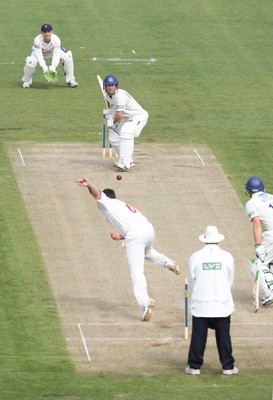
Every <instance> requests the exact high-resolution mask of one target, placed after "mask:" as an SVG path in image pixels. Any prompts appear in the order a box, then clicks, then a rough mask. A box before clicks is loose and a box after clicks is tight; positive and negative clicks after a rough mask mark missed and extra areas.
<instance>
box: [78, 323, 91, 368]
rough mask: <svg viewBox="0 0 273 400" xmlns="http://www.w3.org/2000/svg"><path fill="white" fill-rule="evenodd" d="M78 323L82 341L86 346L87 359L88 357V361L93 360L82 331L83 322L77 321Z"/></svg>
mask: <svg viewBox="0 0 273 400" xmlns="http://www.w3.org/2000/svg"><path fill="white" fill-rule="evenodd" d="M77 325H78V328H79V331H80V335H81V338H82V342H83V346H84V349H85V353H86V356H87V359H88V361H91V358H90V355H89V351H88V348H87V345H86V341H85V337H84V335H83V333H82V328H81V324H79V323H77Z"/></svg>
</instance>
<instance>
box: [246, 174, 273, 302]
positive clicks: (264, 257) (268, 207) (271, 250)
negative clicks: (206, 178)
mask: <svg viewBox="0 0 273 400" xmlns="http://www.w3.org/2000/svg"><path fill="white" fill-rule="evenodd" d="M245 189H246V192H247V194H248V195H249V196H250V200H249V201H248V202H247V203H246V213H247V215H248V218H249V220H250V221H251V222H252V224H253V237H254V243H255V251H256V257H257V258H258V259H259V260H260V261H261V266H260V278H259V279H260V287H261V289H262V290H263V298H262V304H263V305H264V306H268V305H271V304H273V274H272V270H273V195H272V194H269V193H265V192H264V184H263V182H262V180H261V178H260V177H258V176H251V177H250V178H249V179H248V180H247V182H246V184H245ZM263 228H264V232H262V231H263ZM249 262H250V271H251V273H252V275H253V276H254V277H255V275H256V271H257V268H258V263H257V260H255V261H252V260H249Z"/></svg>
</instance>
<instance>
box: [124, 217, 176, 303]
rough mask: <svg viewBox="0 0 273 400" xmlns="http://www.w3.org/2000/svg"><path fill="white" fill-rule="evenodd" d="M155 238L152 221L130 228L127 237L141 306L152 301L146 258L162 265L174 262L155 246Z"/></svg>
mask: <svg viewBox="0 0 273 400" xmlns="http://www.w3.org/2000/svg"><path fill="white" fill-rule="evenodd" d="M154 239H155V232H154V228H153V226H152V224H151V223H147V224H144V225H141V226H139V227H137V228H134V229H130V231H129V232H127V234H126V238H125V248H126V257H127V260H128V264H129V268H130V273H131V282H132V287H133V292H134V296H135V298H136V300H137V302H138V304H139V305H140V307H143V306H147V305H148V304H149V302H150V297H149V295H148V291H147V282H146V277H145V274H144V260H145V258H146V259H148V260H150V261H152V262H153V263H155V264H157V265H160V266H162V267H168V266H170V265H172V263H173V260H171V259H170V258H168V257H166V256H165V255H164V254H161V253H159V252H158V251H156V250H155V249H154V248H153V242H154Z"/></svg>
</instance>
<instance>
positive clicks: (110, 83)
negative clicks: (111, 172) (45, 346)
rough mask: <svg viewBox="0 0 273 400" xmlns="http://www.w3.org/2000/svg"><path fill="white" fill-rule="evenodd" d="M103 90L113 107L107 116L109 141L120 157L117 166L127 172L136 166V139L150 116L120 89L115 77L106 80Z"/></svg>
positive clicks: (109, 76) (107, 77)
mask: <svg viewBox="0 0 273 400" xmlns="http://www.w3.org/2000/svg"><path fill="white" fill-rule="evenodd" d="M103 88H104V90H105V92H106V100H107V102H108V104H109V105H110V107H111V109H110V110H108V111H107V114H106V118H107V126H108V127H109V141H110V143H111V144H112V146H113V148H114V149H115V151H116V153H117V155H118V157H119V158H118V161H117V162H116V163H115V166H116V167H117V168H118V169H120V170H123V171H127V170H129V169H130V168H131V167H133V166H134V160H133V153H134V139H135V137H138V136H139V135H140V133H141V131H142V129H143V128H144V126H145V125H146V123H147V121H148V117H149V115H148V112H147V111H146V110H144V109H143V108H142V107H141V105H140V104H139V103H138V102H137V101H136V100H135V99H134V98H133V96H131V95H130V94H129V93H128V92H126V91H125V90H123V89H119V87H118V80H117V78H116V77H115V76H114V75H107V76H106V77H105V78H104V80H103ZM117 124H118V125H117Z"/></svg>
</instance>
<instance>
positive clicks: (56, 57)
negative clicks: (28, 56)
mask: <svg viewBox="0 0 273 400" xmlns="http://www.w3.org/2000/svg"><path fill="white" fill-rule="evenodd" d="M60 49H61V40H60V38H59V37H58V36H57V35H55V34H54V33H52V35H51V40H50V42H49V43H45V42H44V37H43V35H42V34H41V33H40V34H39V35H38V36H36V38H35V39H34V45H33V46H32V51H33V53H34V54H35V56H36V58H37V60H38V63H39V65H40V66H41V67H43V66H44V65H45V61H44V60H49V59H52V65H53V66H54V67H57V66H58V65H59V62H60V56H61V52H60Z"/></svg>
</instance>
